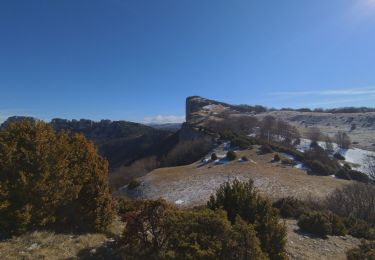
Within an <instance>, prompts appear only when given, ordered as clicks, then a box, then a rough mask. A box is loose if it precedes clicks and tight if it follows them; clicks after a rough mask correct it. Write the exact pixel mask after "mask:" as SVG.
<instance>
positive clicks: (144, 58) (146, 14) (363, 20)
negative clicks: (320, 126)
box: [0, 0, 375, 122]
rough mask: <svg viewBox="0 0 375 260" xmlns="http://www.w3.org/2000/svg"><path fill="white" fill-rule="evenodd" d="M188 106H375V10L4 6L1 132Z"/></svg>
mask: <svg viewBox="0 0 375 260" xmlns="http://www.w3.org/2000/svg"><path fill="white" fill-rule="evenodd" d="M189 95H201V96H204V97H207V98H211V99H217V100H220V101H224V102H229V103H234V104H261V105H265V106H269V107H276V108H280V107H341V106H375V0H329V1H328V0H283V1H279V0H273V1H271V0H256V1H255V0H148V1H146V0H101V1H98V0H44V1H41V0H24V1H19V0H1V1H0V120H2V119H3V118H4V117H7V116H10V115H32V116H36V117H38V118H41V119H46V120H48V119H51V118H53V117H61V118H69V119H71V118H77V119H79V118H90V119H95V120H97V119H102V118H108V119H113V120H118V119H124V120H132V121H140V122H142V121H147V122H150V121H154V120H158V121H160V122H164V121H178V120H181V118H183V115H184V113H185V98H186V97H187V96H189ZM156 116H157V117H156Z"/></svg>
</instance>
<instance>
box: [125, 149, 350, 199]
mask: <svg viewBox="0 0 375 260" xmlns="http://www.w3.org/2000/svg"><path fill="white" fill-rule="evenodd" d="M256 150H257V149H256V147H254V148H253V149H252V150H244V151H239V152H237V155H238V158H241V156H246V157H247V158H248V159H249V161H243V162H242V161H241V162H239V161H238V160H235V161H232V162H227V163H224V164H218V165H217V164H215V163H213V162H211V163H208V164H203V163H201V162H196V163H194V164H191V165H187V166H180V167H169V168H159V169H156V170H154V171H152V172H150V173H149V174H147V175H146V176H144V177H142V178H140V179H139V181H140V182H141V185H140V186H139V187H138V188H135V189H133V190H128V189H123V192H124V194H126V195H127V196H129V197H132V198H147V199H157V198H164V199H166V200H167V201H169V202H171V203H176V204H180V205H181V206H192V205H200V204H204V203H205V202H206V201H207V200H208V198H209V196H210V195H211V194H212V193H214V192H215V190H216V189H217V188H218V187H219V186H220V185H221V184H222V183H223V182H225V181H227V180H231V179H233V178H238V179H240V180H248V179H249V178H251V179H253V180H254V182H255V186H256V187H257V188H258V189H259V191H260V192H262V193H263V194H265V195H267V196H270V197H271V198H273V199H276V198H280V197H286V196H295V197H298V198H307V197H310V196H312V197H315V198H317V197H324V196H326V195H327V194H328V193H330V192H332V191H333V190H334V189H336V188H338V187H342V186H344V185H346V184H348V183H349V182H348V181H345V180H340V179H336V178H333V177H330V176H326V177H322V176H312V175H309V174H308V173H307V172H305V171H303V170H301V169H297V168H294V167H293V166H285V165H282V164H281V163H280V162H278V163H273V162H271V161H272V158H273V154H266V155H258V154H257V152H256ZM281 157H282V155H281Z"/></svg>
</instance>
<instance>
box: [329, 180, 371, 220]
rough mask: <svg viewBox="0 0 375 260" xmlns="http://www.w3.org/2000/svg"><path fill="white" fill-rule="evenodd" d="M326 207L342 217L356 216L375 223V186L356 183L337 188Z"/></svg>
mask: <svg viewBox="0 0 375 260" xmlns="http://www.w3.org/2000/svg"><path fill="white" fill-rule="evenodd" d="M325 204H326V207H327V208H328V209H329V210H331V211H332V212H334V213H336V214H337V215H339V216H342V217H354V218H358V219H362V220H365V221H367V222H369V223H372V224H375V186H373V185H369V184H362V183H355V184H350V185H348V186H346V187H344V188H342V189H337V190H335V191H334V192H333V193H332V194H331V195H329V196H328V197H327V199H326V201H325Z"/></svg>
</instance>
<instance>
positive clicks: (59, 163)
mask: <svg viewBox="0 0 375 260" xmlns="http://www.w3.org/2000/svg"><path fill="white" fill-rule="evenodd" d="M107 178H108V163H107V161H106V160H104V159H103V158H102V157H100V156H99V155H98V153H97V151H96V148H95V147H94V145H93V144H92V143H91V142H89V141H88V140H87V139H86V138H85V137H84V136H83V135H79V134H76V135H73V136H70V135H68V134H66V133H64V132H60V133H58V134H55V132H54V131H53V129H52V128H51V127H50V126H49V125H47V124H46V123H43V122H31V121H21V122H17V123H12V124H9V125H8V126H7V127H6V129H4V130H3V131H0V230H1V231H0V232H1V234H0V236H9V235H12V234H19V233H22V232H24V231H26V230H29V229H31V228H33V229H35V228H43V227H48V226H52V225H54V226H60V227H64V228H73V227H76V226H78V227H79V228H81V229H87V230H97V231H102V230H105V229H106V228H107V227H108V226H109V224H110V223H111V222H112V219H113V217H114V207H113V201H112V197H111V194H110V192H109V187H108V183H107V182H108V180H107Z"/></svg>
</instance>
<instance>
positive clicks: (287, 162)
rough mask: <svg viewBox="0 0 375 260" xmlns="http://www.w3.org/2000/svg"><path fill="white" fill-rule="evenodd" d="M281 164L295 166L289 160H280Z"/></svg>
mask: <svg viewBox="0 0 375 260" xmlns="http://www.w3.org/2000/svg"><path fill="white" fill-rule="evenodd" d="M281 163H282V164H284V165H295V164H296V163H295V162H294V161H293V160H290V159H288V158H283V159H282V160H281Z"/></svg>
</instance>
